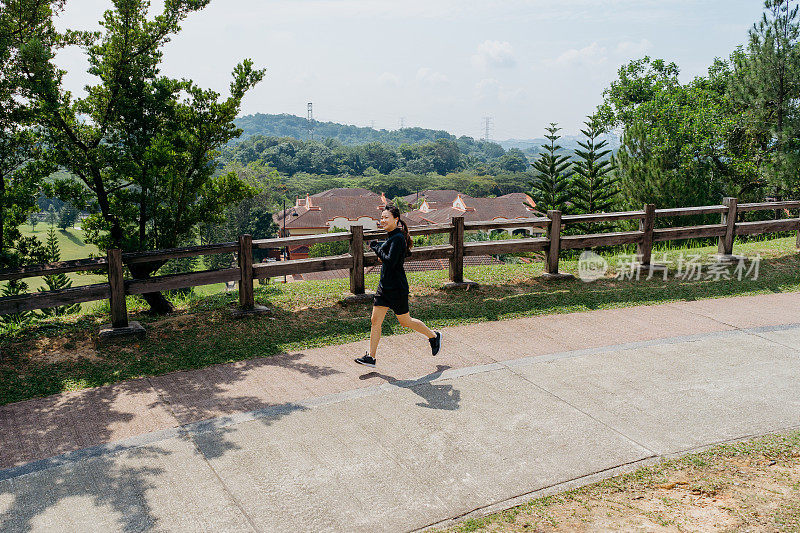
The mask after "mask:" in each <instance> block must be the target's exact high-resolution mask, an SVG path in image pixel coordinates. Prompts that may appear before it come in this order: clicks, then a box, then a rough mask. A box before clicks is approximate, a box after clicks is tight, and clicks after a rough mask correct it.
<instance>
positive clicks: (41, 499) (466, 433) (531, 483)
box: [0, 293, 800, 531]
mask: <svg viewBox="0 0 800 533" xmlns="http://www.w3.org/2000/svg"><path fill="white" fill-rule="evenodd" d="M445 335H446V341H447V343H448V344H447V345H446V348H445V351H444V353H443V354H441V355H440V356H439V357H436V358H431V357H430V356H425V355H422V354H424V348H425V347H426V344H427V343H426V342H425V340H424V339H422V338H421V337H418V336H416V337H415V336H412V335H404V336H397V337H391V338H387V339H384V342H383V343H382V345H381V349H382V352H379V361H380V363H379V364H380V368H379V369H378V371H377V372H373V373H368V372H366V371H365V369H363V368H362V367H357V366H355V365H353V364H352V363H351V362H350V361H351V358H352V357H353V356H354V355H358V354H360V353H361V352H362V351H363V348H364V346H365V344H366V343H365V342H360V343H355V344H353V345H346V346H336V347H328V348H320V349H314V350H308V351H306V352H304V353H302V354H288V355H285V356H281V357H275V358H260V359H254V360H250V361H247V362H242V363H234V364H229V365H220V366H216V367H212V368H209V369H204V370H199V371H191V372H179V373H174V374H170V375H167V376H162V377H158V378H150V379H143V380H136V381H132V382H127V383H122V384H119V385H114V386H109V387H102V388H99V389H94V390H89V391H81V392H77V393H69V394H63V395H58V396H53V397H49V398H45V399H40V400H31V401H28V402H20V403H17V404H12V405H8V406H4V407H0V468H2V470H0V531H51V530H69V531H120V530H123V531H140V530H154V531H195V530H197V531H201V530H210V529H213V530H215V531H226V530H229V531H248V530H250V531H326V530H344V531H382V530H383V531H403V530H414V529H418V528H423V527H426V526H429V525H431V524H436V523H441V522H442V521H445V520H448V519H450V518H453V517H458V516H461V515H464V514H466V513H470V512H481V511H484V510H489V509H493V508H499V507H503V506H508V505H510V504H511V503H513V502H514V501H515V498H519V497H530V496H533V495H538V494H542V493H544V492H547V491H555V490H559V489H562V488H566V487H568V486H570V485H571V484H579V483H585V482H588V481H591V480H593V479H598V478H601V477H605V476H608V475H611V474H613V473H615V472H619V471H623V470H626V469H632V468H635V467H636V466H638V465H640V464H644V463H647V462H651V461H654V460H657V459H658V458H660V457H664V456H669V455H674V454H680V453H685V452H687V451H691V450H696V449H699V448H702V447H705V446H709V445H711V444H714V443H718V442H723V441H726V440H731V439H738V438H743V437H747V436H751V435H759V434H763V433H768V432H775V431H784V430H788V429H792V428H796V427H800V392H799V391H798V378H800V294H794V293H788V294H784V293H780V294H773V295H766V296H755V297H737V298H725V299H718V300H702V301H694V302H681V303H676V304H666V305H657V306H643V307H635V308H626V309H616V310H602V311H593V312H587V313H573V314H567V315H553V316H543V317H534V318H525V319H518V320H512V321H506V322H495V323H484V324H476V325H469V326H462V327H456V328H450V329H447V330H445ZM381 354H383V355H381ZM389 354H391V355H389ZM416 354H420V355H416ZM420 376H421V377H420ZM476 510H477V511H476Z"/></svg>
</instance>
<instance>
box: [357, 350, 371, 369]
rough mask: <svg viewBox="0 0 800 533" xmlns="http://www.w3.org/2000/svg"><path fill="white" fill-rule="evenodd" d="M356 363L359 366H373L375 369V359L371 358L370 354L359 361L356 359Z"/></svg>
mask: <svg viewBox="0 0 800 533" xmlns="http://www.w3.org/2000/svg"><path fill="white" fill-rule="evenodd" d="M354 361H355V362H356V363H358V364H359V365H364V366H371V367H372V368H375V358H374V357H371V356H370V355H369V354H368V353H367V354H364V355H363V356H362V357H359V358H358V359H354Z"/></svg>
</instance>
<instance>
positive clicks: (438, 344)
mask: <svg viewBox="0 0 800 533" xmlns="http://www.w3.org/2000/svg"><path fill="white" fill-rule="evenodd" d="M428 342H430V343H431V354H432V355H436V354H437V353H439V350H440V349H441V348H442V332H441V331H437V332H436V336H435V337H434V338H432V339H428Z"/></svg>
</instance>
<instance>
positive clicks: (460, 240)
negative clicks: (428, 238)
mask: <svg viewBox="0 0 800 533" xmlns="http://www.w3.org/2000/svg"><path fill="white" fill-rule="evenodd" d="M451 224H452V226H453V229H452V230H451V231H450V244H451V245H452V246H453V255H452V257H450V282H451V283H464V217H453V218H452V219H451Z"/></svg>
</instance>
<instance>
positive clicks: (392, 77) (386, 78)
mask: <svg viewBox="0 0 800 533" xmlns="http://www.w3.org/2000/svg"><path fill="white" fill-rule="evenodd" d="M378 83H379V84H380V85H382V86H384V87H397V86H398V85H400V76H398V75H397V74H392V73H391V72H384V73H383V74H381V75H380V76H378Z"/></svg>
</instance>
